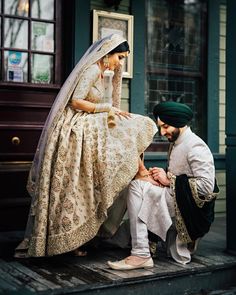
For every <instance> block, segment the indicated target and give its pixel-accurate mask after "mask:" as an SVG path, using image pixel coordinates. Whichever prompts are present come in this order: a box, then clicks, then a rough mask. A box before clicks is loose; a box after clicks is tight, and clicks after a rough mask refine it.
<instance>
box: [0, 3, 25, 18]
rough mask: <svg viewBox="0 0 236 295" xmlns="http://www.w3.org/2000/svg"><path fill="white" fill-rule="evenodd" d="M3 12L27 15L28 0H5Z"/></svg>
mask: <svg viewBox="0 0 236 295" xmlns="http://www.w3.org/2000/svg"><path fill="white" fill-rule="evenodd" d="M4 4H5V8H4V9H5V11H4V13H5V14H10V15H19V16H28V14H29V0H5V2H4Z"/></svg>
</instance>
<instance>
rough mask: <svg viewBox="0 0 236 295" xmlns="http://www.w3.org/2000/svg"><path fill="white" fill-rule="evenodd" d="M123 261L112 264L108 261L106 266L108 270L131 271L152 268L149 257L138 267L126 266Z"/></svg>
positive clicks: (152, 264)
mask: <svg viewBox="0 0 236 295" xmlns="http://www.w3.org/2000/svg"><path fill="white" fill-rule="evenodd" d="M125 260H126V259H123V260H120V261H114V262H111V261H108V262H107V264H108V265H109V266H110V268H112V269H115V270H132V269H138V268H145V269H147V268H151V267H153V266H154V263H153V260H152V258H151V257H150V258H149V259H147V260H145V261H144V262H142V263H140V264H138V265H131V264H128V263H126V261H125Z"/></svg>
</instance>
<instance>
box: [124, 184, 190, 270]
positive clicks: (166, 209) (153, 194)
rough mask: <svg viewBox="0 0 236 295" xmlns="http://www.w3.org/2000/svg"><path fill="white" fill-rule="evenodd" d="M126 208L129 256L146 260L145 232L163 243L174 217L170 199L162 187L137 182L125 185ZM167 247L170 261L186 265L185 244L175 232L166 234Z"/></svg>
mask: <svg viewBox="0 0 236 295" xmlns="http://www.w3.org/2000/svg"><path fill="white" fill-rule="evenodd" d="M127 206H128V215H129V220H130V232H131V238H132V250H131V255H135V256H141V257H150V250H149V241H148V230H150V231H151V232H153V233H154V234H156V235H158V236H159V237H160V238H161V239H162V240H163V241H165V240H166V236H167V232H168V229H169V228H170V226H171V225H172V218H173V217H174V201H173V197H172V196H171V195H170V193H169V192H168V190H167V189H166V188H161V187H158V186H154V185H152V184H151V183H150V182H147V181H143V180H138V179H137V180H133V181H132V182H131V184H130V186H129V190H128V198H127ZM167 246H168V247H169V250H170V254H171V256H172V257H173V259H174V260H176V261H177V262H179V263H181V264H186V263H188V262H190V260H191V256H190V253H189V251H188V249H187V245H186V244H184V243H182V242H181V241H180V240H179V238H178V236H176V232H175V231H172V230H170V231H169V232H168V245H167Z"/></svg>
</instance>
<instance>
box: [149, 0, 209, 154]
mask: <svg viewBox="0 0 236 295" xmlns="http://www.w3.org/2000/svg"><path fill="white" fill-rule="evenodd" d="M146 13H147V15H146V19H147V44H146V69H147V72H146V90H147V97H146V111H147V113H148V114H149V115H150V116H152V110H153V107H154V105H155V104H156V103H158V102H161V101H168V100H173V101H179V102H183V103H186V104H188V105H189V106H190V107H191V108H192V109H193V111H194V119H193V124H192V128H193V130H194V131H195V132H197V133H198V134H199V135H200V136H202V137H204V135H205V134H204V132H205V130H204V127H205V116H202V112H204V113H206V109H205V104H206V99H205V97H206V94H205V87H206V85H205V83H206V81H205V79H204V77H205V74H206V73H205V71H206V69H205V63H204V56H203V52H204V51H203V49H204V46H205V44H206V43H205V40H206V29H205V28H206V26H205V25H206V24H205V23H204V22H205V19H206V17H205V13H206V4H205V3H204V1H200V0H176V1H172V0H148V1H147V7H146ZM202 117H204V118H202ZM155 142H156V143H157V144H156V145H155V143H154V144H153V146H152V149H153V150H156V149H158V148H160V149H163V150H165V148H166V146H167V145H165V144H163V145H161V144H160V142H163V143H165V142H166V139H165V138H162V137H160V136H158V135H157V136H156V138H155Z"/></svg>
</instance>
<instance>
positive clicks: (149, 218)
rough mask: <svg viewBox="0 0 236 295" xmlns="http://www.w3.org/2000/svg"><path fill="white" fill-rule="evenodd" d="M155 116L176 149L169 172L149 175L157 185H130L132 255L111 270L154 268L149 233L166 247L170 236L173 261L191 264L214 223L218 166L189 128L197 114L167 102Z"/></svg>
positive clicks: (158, 170) (154, 171)
mask: <svg viewBox="0 0 236 295" xmlns="http://www.w3.org/2000/svg"><path fill="white" fill-rule="evenodd" d="M153 114H154V117H155V119H156V120H157V125H158V127H159V131H160V134H161V135H162V136H165V137H166V138H167V139H168V141H169V142H170V143H171V144H170V151H169V156H168V167H167V172H166V171H165V170H164V169H162V168H157V167H154V168H152V169H150V170H149V172H150V174H151V176H152V177H153V179H154V180H155V181H156V183H151V182H150V181H148V179H147V181H145V178H143V179H135V180H133V181H132V182H131V184H130V186H129V192H128V200H127V205H128V214H129V219H130V231H131V238H132V250H131V255H130V256H129V257H127V258H125V259H123V260H120V261H115V262H111V261H108V265H109V266H110V267H111V268H112V269H118V270H130V269H138V268H150V267H153V265H154V263H153V260H152V258H151V254H150V250H149V240H148V230H149V231H151V232H152V233H154V234H156V235H157V236H159V237H160V238H161V239H162V240H164V241H165V240H166V237H167V232H168V245H167V246H168V250H169V252H170V254H171V256H172V258H173V259H174V260H175V261H177V262H178V263H181V264H186V263H188V262H190V261H191V254H193V253H194V252H195V251H196V248H197V244H198V241H199V239H200V238H201V237H202V236H204V235H205V234H206V233H207V232H208V231H209V229H210V225H211V223H212V222H213V220H214V203H215V198H216V192H218V188H217V185H216V183H215V167H214V160H213V156H212V153H211V151H210V149H209V147H208V146H207V145H206V143H205V142H204V141H203V140H202V139H201V138H200V137H199V136H197V135H196V134H194V133H193V132H192V131H191V129H190V127H189V126H188V125H189V123H190V121H191V120H192V118H193V112H192V110H191V109H190V108H189V107H188V106H187V105H185V104H182V103H178V102H172V101H168V102H162V103H159V104H157V105H156V106H155V108H154V111H153ZM170 227H172V229H174V230H169V229H170ZM168 230H169V231H168Z"/></svg>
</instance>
